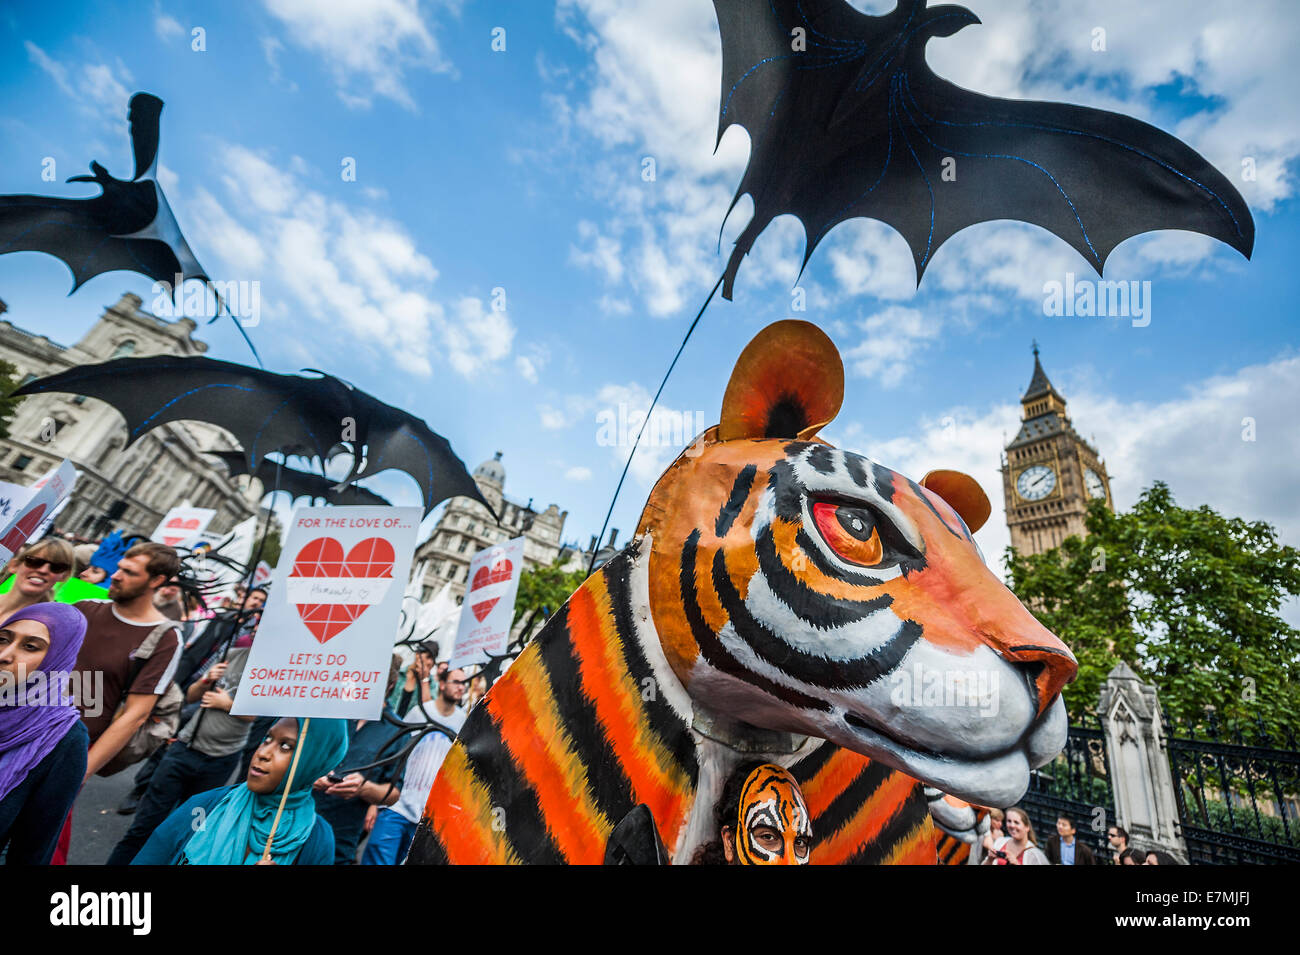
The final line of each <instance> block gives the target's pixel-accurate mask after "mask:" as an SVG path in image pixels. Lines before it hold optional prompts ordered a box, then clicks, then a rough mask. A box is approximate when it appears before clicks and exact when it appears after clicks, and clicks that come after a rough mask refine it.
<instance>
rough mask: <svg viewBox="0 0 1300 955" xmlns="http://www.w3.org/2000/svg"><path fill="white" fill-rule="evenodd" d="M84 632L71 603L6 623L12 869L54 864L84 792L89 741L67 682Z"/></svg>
mask: <svg viewBox="0 0 1300 955" xmlns="http://www.w3.org/2000/svg"><path fill="white" fill-rule="evenodd" d="M85 633H86V618H85V617H83V616H82V615H81V612H80V611H78V610H76V609H74V608H73V607H70V606H68V605H67V604H55V603H42V604H36V605H35V606H32V607H28V608H26V609H24V610H20V611H18V612H17V613H15V614H13V615H11V616H10V617H9V618H8V619H6V620H5V622H4V623H3V624H2V625H0V694H3V696H0V851H4V850H5V849H6V847H7V853H8V854H7V856H6V861H7V862H8V864H10V865H47V864H48V863H49V861H50V857H51V856H52V855H53V854H54V847H55V844H56V843H57V842H58V839H59V831H60V829H61V828H62V827H63V820H64V819H65V818H67V815H68V810H70V809H71V808H72V802H73V800H74V799H76V798H77V792H78V791H79V790H80V789H81V780H82V777H83V775H84V774H85V771H86V748H87V746H89V745H90V744H89V740H88V738H87V735H86V728H85V726H83V725H82V723H81V720H80V719H79V716H80V714H79V713H78V712H77V708H76V706H75V705H74V704H73V701H72V698H71V695H70V694H69V692H68V686H67V682H68V674H69V673H70V672H71V670H72V666H73V663H74V662H75V661H76V659H77V652H78V651H79V650H80V649H81V642H82V639H83V638H84V636H85ZM38 675H39V676H38ZM38 684H40V686H39V687H38ZM19 692H21V694H22V699H21V700H20V699H18V698H17V694H18V693H19ZM11 693H12V694H15V696H14V698H13V699H12V700H11V699H9V694H11Z"/></svg>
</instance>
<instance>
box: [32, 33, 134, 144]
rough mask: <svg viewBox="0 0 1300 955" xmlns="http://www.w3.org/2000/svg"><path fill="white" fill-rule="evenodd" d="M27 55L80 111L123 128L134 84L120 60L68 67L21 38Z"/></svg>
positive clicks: (81, 63) (129, 73)
mask: <svg viewBox="0 0 1300 955" xmlns="http://www.w3.org/2000/svg"><path fill="white" fill-rule="evenodd" d="M23 45H24V46H25V47H26V49H27V56H28V58H29V59H30V60H31V61H32V62H33V63H35V64H36V65H37V66H39V67H40V68H41V69H42V70H44V71H45V73H46V74H47V75H48V76H49V77H50V79H52V80H54V83H55V85H56V86H58V88H59V89H60V90H62V91H63V92H64V93H66V94H67V95H68V96H70V97H71V98H72V99H73V100H74V101H75V102H76V104H77V107H78V108H79V109H80V110H81V111H82V112H84V113H86V114H88V115H91V116H95V117H97V118H99V119H101V120H106V121H108V122H111V123H112V124H114V125H119V124H120V125H121V126H122V128H123V129H125V128H126V107H127V102H128V101H129V100H130V98H131V91H130V87H131V86H133V85H134V80H133V79H132V78H131V72H130V70H128V69H127V68H126V67H125V66H124V65H123V64H122V63H121V62H120V61H119V62H118V63H117V64H116V65H114V66H109V65H108V64H107V63H102V62H98V63H92V62H79V63H77V64H76V65H75V66H73V67H71V68H69V67H68V66H67V65H65V64H63V63H60V62H59V61H58V60H56V59H54V58H53V57H52V56H50V55H49V54H48V53H46V52H45V51H44V50H42V49H41V48H40V47H39V46H37V45H36V44H35V43H33V42H32V41H31V40H26V41H24V44H23Z"/></svg>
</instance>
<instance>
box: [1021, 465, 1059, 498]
mask: <svg viewBox="0 0 1300 955" xmlns="http://www.w3.org/2000/svg"><path fill="white" fill-rule="evenodd" d="M1055 487H1056V472H1055V471H1053V470H1052V469H1051V468H1049V467H1048V466H1047V465H1045V464H1035V465H1034V466H1033V467H1032V468H1026V469H1025V470H1023V471H1021V472H1020V477H1018V478H1016V492H1017V493H1018V494H1019V495H1020V496H1021V497H1023V498H1024V499H1025V500H1026V501H1039V500H1042V499H1043V498H1045V497H1047V495H1049V494H1051V493H1052V490H1053V489H1054V488H1055Z"/></svg>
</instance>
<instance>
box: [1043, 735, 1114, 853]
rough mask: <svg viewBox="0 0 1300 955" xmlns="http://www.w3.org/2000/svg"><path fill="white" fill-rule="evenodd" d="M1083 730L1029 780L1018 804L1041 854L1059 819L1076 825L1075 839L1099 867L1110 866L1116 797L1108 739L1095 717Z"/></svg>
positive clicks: (1069, 740)
mask: <svg viewBox="0 0 1300 955" xmlns="http://www.w3.org/2000/svg"><path fill="white" fill-rule="evenodd" d="M1086 719H1087V723H1086V725H1084V726H1071V727H1070V732H1069V736H1068V737H1067V738H1066V742H1065V748H1064V749H1063V750H1061V753H1060V755H1059V756H1057V757H1056V759H1054V760H1052V762H1050V763H1048V764H1047V765H1046V766H1042V767H1040V768H1038V769H1036V770H1034V771H1033V772H1032V773H1031V774H1030V777H1029V791H1028V792H1026V793H1025V797H1024V799H1022V800H1021V801H1020V804H1021V805H1022V806H1023V807H1024V809H1025V812H1026V813H1027V814H1028V816H1029V821H1030V823H1031V824H1032V825H1033V827H1034V833H1035V834H1036V835H1037V836H1038V845H1039V847H1040V848H1041V847H1042V846H1043V845H1044V844H1045V843H1046V842H1047V840H1048V839H1050V838H1051V837H1052V836H1054V835H1056V820H1057V818H1058V817H1059V816H1061V815H1066V816H1069V817H1070V819H1071V820H1073V822H1074V826H1075V829H1076V838H1077V839H1078V840H1079V842H1081V843H1083V844H1084V845H1086V846H1087V847H1088V848H1089V849H1091V850H1092V852H1093V854H1094V855H1095V856H1096V857H1097V862H1098V863H1099V864H1101V865H1107V864H1109V863H1110V861H1111V850H1110V844H1109V842H1108V840H1107V839H1106V830H1107V828H1108V827H1110V826H1113V825H1115V797H1114V795H1113V792H1112V789H1111V781H1110V770H1109V765H1108V763H1107V761H1106V734H1105V733H1104V732H1103V731H1102V728H1101V723H1100V722H1099V721H1097V720H1096V718H1095V717H1089V718H1086Z"/></svg>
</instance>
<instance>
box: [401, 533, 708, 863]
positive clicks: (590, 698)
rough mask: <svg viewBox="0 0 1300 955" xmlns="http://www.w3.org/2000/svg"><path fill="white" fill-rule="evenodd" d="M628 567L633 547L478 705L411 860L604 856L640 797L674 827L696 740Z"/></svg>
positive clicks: (690, 777) (682, 812)
mask: <svg viewBox="0 0 1300 955" xmlns="http://www.w3.org/2000/svg"><path fill="white" fill-rule="evenodd" d="M629 566H630V557H629V555H623V556H620V557H619V558H616V559H615V560H613V561H610V562H609V564H607V565H606V566H605V567H604V568H602V570H601V572H599V573H597V574H596V575H594V576H593V577H592V578H590V579H589V580H588V581H587V583H586V584H584V585H583V587H582V588H581V589H580V590H579V591H578V592H577V593H576V594H574V596H573V597H571V598H570V599H569V601H568V602H567V603H566V604H565V606H564V607H563V608H562V609H561V610H560V611H559V612H558V613H557V614H556V615H555V616H554V617H553V618H552V619H551V620H550V621H548V622H547V625H546V627H545V628H544V629H543V631H542V634H541V635H540V636H539V637H538V639H537V640H536V641H534V643H533V644H532V645H531V646H530V647H529V649H528V650H527V651H526V652H525V653H524V654H523V655H522V656H520V658H519V659H518V660H517V661H516V662H515V663H514V665H513V666H511V668H510V669H509V670H508V671H507V672H506V674H505V675H504V676H502V677H501V679H500V680H498V681H497V682H496V683H495V684H494V685H493V687H492V692H491V693H489V694H488V696H487V697H486V698H485V699H484V701H483V702H482V703H481V704H480V705H479V706H478V707H477V708H476V709H475V710H474V711H473V713H471V714H470V717H469V719H467V720H466V722H465V726H464V727H463V728H462V730H461V732H460V736H459V737H458V738H457V742H456V744H455V745H454V746H453V747H452V754H451V755H449V756H448V758H447V761H446V762H445V763H444V764H443V768H442V770H441V771H440V772H439V774H438V779H437V780H436V782H435V783H434V787H433V791H432V792H431V793H430V796H429V802H428V805H427V807H426V810H425V818H424V820H422V823H421V827H420V830H419V832H418V834H417V837H416V840H415V842H414V843H413V845H412V850H411V858H410V861H411V862H413V863H438V862H450V863H475V862H491V861H519V862H529V863H542V864H546V863H593V862H600V861H601V860H602V859H603V857H604V853H605V845H606V842H607V841H608V838H609V834H610V831H611V830H612V829H613V827H614V826H615V825H617V824H618V822H619V821H620V820H621V819H622V818H623V817H624V816H625V815H626V814H627V813H628V812H629V811H631V809H632V808H633V807H634V806H635V805H637V804H638V803H645V804H647V805H648V806H649V807H650V810H651V812H652V814H653V815H654V816H655V819H656V820H657V821H658V822H659V825H660V826H661V828H663V829H664V830H665V831H664V837H665V840H669V839H675V836H676V831H677V830H678V829H679V828H680V826H681V825H683V824H684V822H685V820H686V817H687V814H688V813H689V810H690V804H691V795H692V793H693V791H694V785H695V779H696V776H697V773H698V769H697V767H696V763H695V750H694V744H693V742H692V740H691V736H690V730H689V726H688V725H687V723H686V721H685V720H683V719H682V718H681V717H680V716H679V715H678V714H677V713H676V712H675V711H674V710H673V709H672V708H671V706H670V705H669V704H668V703H667V701H666V700H664V699H663V696H662V694H660V693H658V692H657V690H656V688H655V682H654V679H655V678H654V671H653V670H652V668H651V666H650V664H649V662H648V661H647V660H646V659H645V657H644V655H643V654H642V652H641V650H640V648H639V646H638V645H637V643H636V641H635V639H634V638H632V637H631V633H632V617H631V602H630V599H629V587H628V571H629ZM453 756H455V757H457V758H456V759H453ZM474 793H481V795H480V796H477V797H476V798H475V799H474V800H470V799H467V798H466V797H467V796H468V795H470V794H474ZM484 809H486V813H485V812H484V811H483V810H484ZM467 827H468V828H471V829H474V830H476V832H475V834H474V836H473V838H467V837H466V835H465V834H464V832H463V830H464V829H466V828H467ZM670 844H671V842H670Z"/></svg>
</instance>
